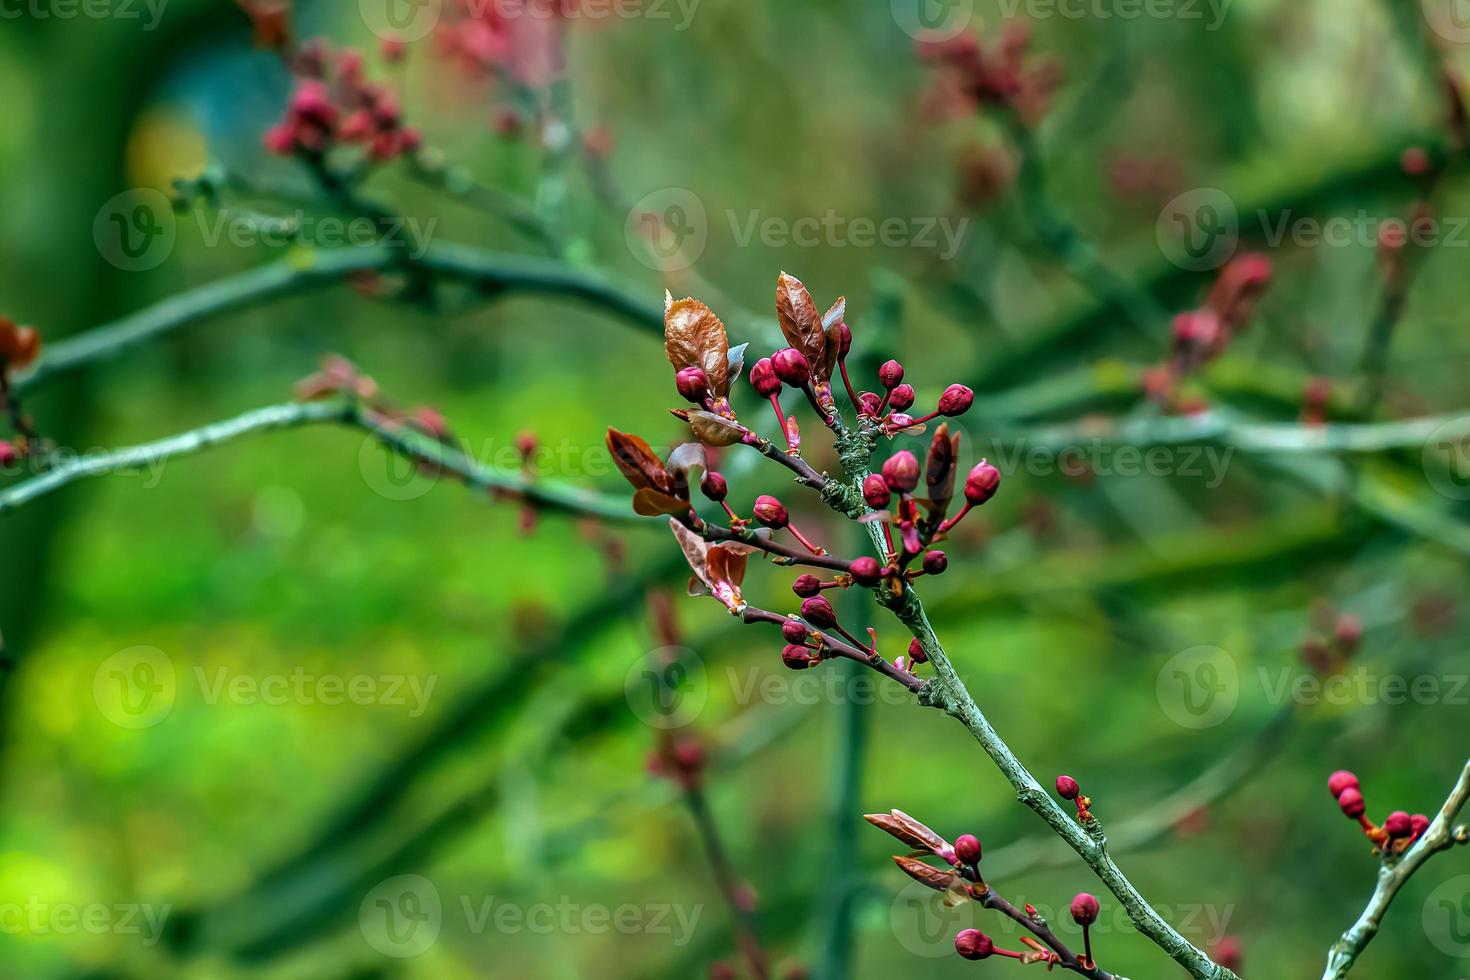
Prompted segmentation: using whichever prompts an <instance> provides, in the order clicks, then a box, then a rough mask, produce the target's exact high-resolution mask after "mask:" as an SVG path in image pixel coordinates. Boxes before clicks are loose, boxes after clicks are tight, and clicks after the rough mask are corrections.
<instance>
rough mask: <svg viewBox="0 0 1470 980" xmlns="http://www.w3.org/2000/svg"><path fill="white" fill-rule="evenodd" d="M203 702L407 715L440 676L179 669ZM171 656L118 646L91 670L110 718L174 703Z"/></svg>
mask: <svg viewBox="0 0 1470 980" xmlns="http://www.w3.org/2000/svg"><path fill="white" fill-rule="evenodd" d="M184 677H185V678H187V679H188V680H189V681H191V682H192V686H193V688H194V690H195V691H197V693H198V697H199V699H200V701H201V702H202V703H203V704H206V705H210V706H214V705H218V704H220V703H222V702H223V703H228V704H232V705H242V706H252V705H265V706H267V707H282V706H285V705H325V706H327V707H338V706H341V705H354V706H358V707H368V706H381V707H388V708H402V709H404V710H405V711H406V712H407V713H408V716H409V717H410V718H419V717H421V716H422V715H423V714H424V712H425V711H426V710H428V706H429V701H430V700H431V699H432V698H433V696H434V688H435V687H436V686H437V685H438V683H439V678H438V675H436V674H429V675H427V676H420V675H417V674H392V673H390V674H351V675H344V674H317V673H311V672H308V671H307V670H306V669H305V668H304V667H296V668H295V669H293V670H291V671H288V672H285V673H269V674H251V673H244V672H241V671H237V670H233V669H231V668H229V667H217V668H214V669H206V668H204V667H199V666H196V667H194V668H193V669H192V670H190V671H188V672H187V673H185V674H184ZM180 693H181V692H180V683H179V673H178V671H177V670H176V669H175V667H174V663H173V660H172V658H170V657H169V656H168V654H166V653H164V652H163V651H162V650H160V649H158V648H157V647H149V646H137V647H129V648H128V649H126V650H120V651H118V652H117V653H114V654H113V655H112V656H110V657H108V658H107V659H106V660H104V661H103V662H102V664H101V665H100V666H98V668H97V670H96V672H95V673H94V674H93V676H92V697H93V700H94V701H95V702H96V704H97V709H98V710H99V711H101V712H102V715H103V716H104V717H105V718H107V720H109V721H111V722H113V723H114V724H116V725H118V726H120V727H123V728H131V729H143V728H151V727H153V726H154V725H157V724H159V723H160V722H162V721H163V720H164V719H165V718H167V717H168V716H169V714H170V713H171V712H172V711H173V709H174V706H175V704H177V703H178V700H179V696H180Z"/></svg>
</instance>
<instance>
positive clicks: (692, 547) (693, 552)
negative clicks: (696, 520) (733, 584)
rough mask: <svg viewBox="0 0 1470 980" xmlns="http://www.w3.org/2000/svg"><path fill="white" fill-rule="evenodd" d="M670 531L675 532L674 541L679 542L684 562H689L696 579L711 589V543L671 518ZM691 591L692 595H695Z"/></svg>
mask: <svg viewBox="0 0 1470 980" xmlns="http://www.w3.org/2000/svg"><path fill="white" fill-rule="evenodd" d="M669 530H671V531H673V532H674V539H675V540H676V541H678V542H679V548H680V549H681V550H682V551H683V552H684V560H685V561H687V562H689V568H690V570H692V571H693V572H694V577H695V578H696V579H698V580H699V581H700V582H701V583H703V585H704V587H705V588H706V589H710V590H711V591H713V589H711V586H710V578H709V560H708V558H707V556H708V555H709V542H708V541H706V540H704V538H701V537H700V536H699V535H697V534H695V533H694V532H693V531H691V530H689V529H688V528H687V527H685V526H684V525H683V524H680V523H679V522H678V521H676V520H674V519H673V518H672V517H671V518H669ZM694 594H695V593H694V592H693V590H692V589H691V590H690V595H694Z"/></svg>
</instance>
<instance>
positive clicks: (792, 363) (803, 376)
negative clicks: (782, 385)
mask: <svg viewBox="0 0 1470 980" xmlns="http://www.w3.org/2000/svg"><path fill="white" fill-rule="evenodd" d="M771 367H772V368H773V369H774V370H775V372H776V377H778V378H780V379H781V380H782V381H784V382H786V383H787V384H788V385H790V386H791V387H793V388H800V387H801V386H802V385H804V384H806V383H807V382H808V381H810V380H811V379H812V364H811V361H808V360H807V359H806V355H805V354H803V353H802V352H801V351H799V350H797V349H796V348H795V347H784V348H782V349H781V350H778V351H776V353H774V354H772V355H771Z"/></svg>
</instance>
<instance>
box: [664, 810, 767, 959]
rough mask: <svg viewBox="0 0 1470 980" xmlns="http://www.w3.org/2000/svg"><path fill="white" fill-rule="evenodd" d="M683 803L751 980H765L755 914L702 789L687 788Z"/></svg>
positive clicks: (763, 955) (762, 951)
mask: <svg viewBox="0 0 1470 980" xmlns="http://www.w3.org/2000/svg"><path fill="white" fill-rule="evenodd" d="M684 802H685V804H686V805H687V806H688V807H689V813H690V815H691V816H692V817H693V818H694V825H695V827H696V828H697V829H698V831H699V839H700V841H701V843H703V845H704V850H705V855H706V856H707V858H708V859H709V865H710V870H711V871H713V872H714V876H715V883H716V884H717V885H718V886H719V889H720V894H722V895H723V896H724V897H725V903H726V904H727V905H728V906H729V907H730V917H731V919H732V920H733V921H734V925H735V940H736V943H737V945H739V947H740V952H741V954H742V955H743V956H744V957H745V962H746V964H747V965H748V966H749V967H750V972H751V975H752V976H753V977H754V978H755V980H765V978H766V977H768V976H769V975H770V968H769V967H768V965H767V963H766V954H765V951H764V950H762V949H761V944H760V937H759V933H758V931H757V923H756V917H755V913H754V910H753V909H752V908H751V907H750V901H749V898H748V895H747V894H746V890H745V885H744V883H743V882H741V881H740V878H739V877H738V876H737V875H736V874H735V869H734V868H733V867H732V866H731V865H730V858H729V856H728V855H727V854H726V853H725V845H724V842H723V840H722V839H721V837H720V829H719V826H718V825H717V824H716V823H715V818H714V814H713V813H711V812H710V808H709V801H708V800H706V799H705V796H704V791H703V790H701V789H700V788H699V787H697V786H691V787H689V788H688V789H687V790H685V792H684Z"/></svg>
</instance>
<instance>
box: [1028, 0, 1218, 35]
mask: <svg viewBox="0 0 1470 980" xmlns="http://www.w3.org/2000/svg"><path fill="white" fill-rule="evenodd" d="M1234 2H1235V0H1000V11H1001V15H1002V16H1004V17H1005V18H1006V19H1008V20H1009V19H1013V18H1015V17H1017V16H1024V17H1026V18H1027V19H1029V20H1051V19H1054V18H1061V19H1063V20H1179V21H1199V22H1200V23H1202V24H1204V28H1205V30H1207V31H1218V30H1219V29H1220V28H1221V26H1222V25H1224V23H1225V18H1226V17H1227V16H1229V14H1230V7H1231V5H1232V4H1233V3H1234Z"/></svg>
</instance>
